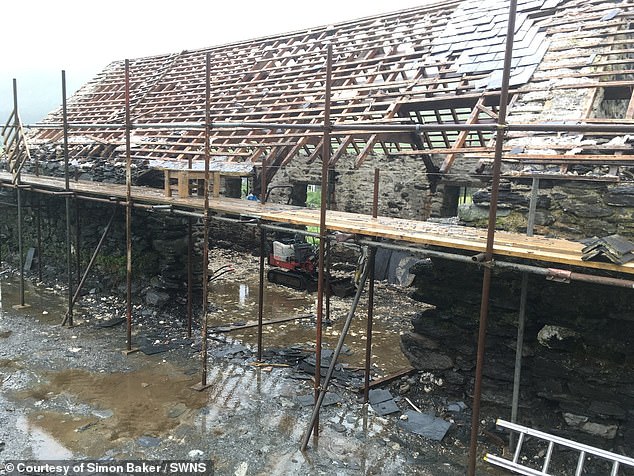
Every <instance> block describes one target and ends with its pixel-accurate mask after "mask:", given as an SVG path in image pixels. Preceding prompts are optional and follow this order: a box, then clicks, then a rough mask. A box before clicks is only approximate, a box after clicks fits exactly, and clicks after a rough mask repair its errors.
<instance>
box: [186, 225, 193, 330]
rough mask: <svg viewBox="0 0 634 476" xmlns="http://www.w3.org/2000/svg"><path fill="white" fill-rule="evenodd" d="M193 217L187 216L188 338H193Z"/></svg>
mask: <svg viewBox="0 0 634 476" xmlns="http://www.w3.org/2000/svg"><path fill="white" fill-rule="evenodd" d="M192 220H193V218H192V217H188V218H187V338H188V339H191V338H192V317H193V314H192V312H193V311H192V300H193V286H194V269H193V267H194V261H193V257H192V255H193V253H194V237H193V236H192V233H193V225H192Z"/></svg>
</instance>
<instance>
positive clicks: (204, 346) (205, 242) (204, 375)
mask: <svg viewBox="0 0 634 476" xmlns="http://www.w3.org/2000/svg"><path fill="white" fill-rule="evenodd" d="M210 70H211V56H210V54H209V53H207V54H206V55H205V190H204V202H205V205H204V210H203V283H202V284H203V302H202V305H203V309H202V318H201V320H202V325H201V339H202V342H201V360H202V362H201V378H200V383H198V384H196V385H194V386H193V387H192V388H194V389H195V390H198V391H203V390H205V389H206V388H208V387H209V385H208V384H207V344H208V337H207V327H208V323H207V312H208V309H209V305H208V300H209V296H208V294H209V136H210V130H209V127H210V124H211V117H210V99H211V86H210V84H209V76H210Z"/></svg>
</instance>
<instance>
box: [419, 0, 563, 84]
mask: <svg viewBox="0 0 634 476" xmlns="http://www.w3.org/2000/svg"><path fill="white" fill-rule="evenodd" d="M561 2H562V0H520V1H519V2H518V6H517V17H516V26H515V43H514V46H513V61H512V64H511V67H512V69H511V80H510V85H511V86H519V85H523V84H526V83H527V82H528V81H529V80H530V78H531V76H532V75H533V73H534V72H535V69H537V66H538V65H539V63H540V62H541V60H542V59H543V57H544V55H545V54H546V51H547V50H548V45H549V41H548V39H547V38H546V33H544V32H541V31H540V28H539V25H537V24H536V22H535V20H533V17H541V16H543V14H544V13H547V12H548V11H551V10H553V9H554V8H556V7H557V6H558V5H559V4H560V3H561ZM508 10H509V1H508V0H505V1H499V0H483V1H480V2H472V1H466V2H463V3H462V4H461V5H460V6H459V7H458V8H457V9H456V10H455V11H454V13H453V14H452V15H451V18H450V19H449V22H448V25H447V28H446V29H445V30H444V31H443V34H442V35H440V36H438V37H437V38H436V39H434V41H433V43H432V48H431V54H432V57H435V58H437V59H438V60H443V59H445V58H448V57H450V56H451V57H457V60H456V66H457V72H458V73H459V74H471V75H473V74H482V75H483V77H482V78H481V79H478V80H476V81H474V82H473V85H474V86H475V88H476V89H489V90H491V89H499V88H500V87H501V84H502V68H503V66H504V48H505V41H506V29H507V22H508Z"/></svg>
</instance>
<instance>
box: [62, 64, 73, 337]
mask: <svg viewBox="0 0 634 476" xmlns="http://www.w3.org/2000/svg"><path fill="white" fill-rule="evenodd" d="M62 115H63V121H64V191H65V192H66V197H65V200H66V270H67V272H68V283H67V285H68V320H67V323H68V325H69V327H73V266H72V249H71V224H70V177H69V174H68V104H67V101H66V71H62Z"/></svg>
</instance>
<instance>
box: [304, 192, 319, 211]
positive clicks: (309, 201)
mask: <svg viewBox="0 0 634 476" xmlns="http://www.w3.org/2000/svg"><path fill="white" fill-rule="evenodd" d="M320 205H321V192H320V191H317V192H311V191H308V192H306V207H308V208H319V206H320Z"/></svg>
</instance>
